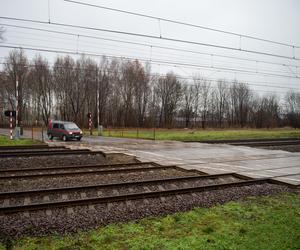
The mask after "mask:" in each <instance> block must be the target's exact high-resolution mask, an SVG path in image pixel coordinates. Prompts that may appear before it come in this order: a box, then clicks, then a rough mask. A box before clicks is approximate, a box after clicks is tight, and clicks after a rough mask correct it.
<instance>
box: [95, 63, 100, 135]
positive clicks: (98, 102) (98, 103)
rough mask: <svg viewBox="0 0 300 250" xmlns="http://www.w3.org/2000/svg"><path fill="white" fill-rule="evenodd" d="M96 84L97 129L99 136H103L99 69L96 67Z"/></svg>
mask: <svg viewBox="0 0 300 250" xmlns="http://www.w3.org/2000/svg"><path fill="white" fill-rule="evenodd" d="M96 70H97V71H96V84H97V128H98V136H99V135H101V131H100V117H99V115H100V111H99V106H100V93H99V91H100V90H99V79H98V67H96Z"/></svg>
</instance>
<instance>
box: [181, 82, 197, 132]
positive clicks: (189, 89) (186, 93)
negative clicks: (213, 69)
mask: <svg viewBox="0 0 300 250" xmlns="http://www.w3.org/2000/svg"><path fill="white" fill-rule="evenodd" d="M182 94H183V98H182V99H183V113H184V117H185V127H186V128H189V127H190V122H191V119H192V116H193V108H194V102H195V98H196V95H195V86H193V85H188V84H186V83H185V84H184V85H183V88H182Z"/></svg>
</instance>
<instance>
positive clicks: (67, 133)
mask: <svg viewBox="0 0 300 250" xmlns="http://www.w3.org/2000/svg"><path fill="white" fill-rule="evenodd" d="M47 135H48V138H49V139H50V140H52V139H53V137H57V138H60V139H62V140H63V141H67V140H70V139H77V140H78V141H80V140H81V138H82V131H81V129H80V128H79V127H78V126H77V125H76V124H75V123H74V122H65V121H50V123H49V127H48V130H47Z"/></svg>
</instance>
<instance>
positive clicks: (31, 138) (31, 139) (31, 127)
mask: <svg viewBox="0 0 300 250" xmlns="http://www.w3.org/2000/svg"><path fill="white" fill-rule="evenodd" d="M31 140H33V125H32V127H31Z"/></svg>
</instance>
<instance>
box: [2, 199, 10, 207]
mask: <svg viewBox="0 0 300 250" xmlns="http://www.w3.org/2000/svg"><path fill="white" fill-rule="evenodd" d="M9 204H10V201H9V199H4V201H3V207H8V206H9Z"/></svg>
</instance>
